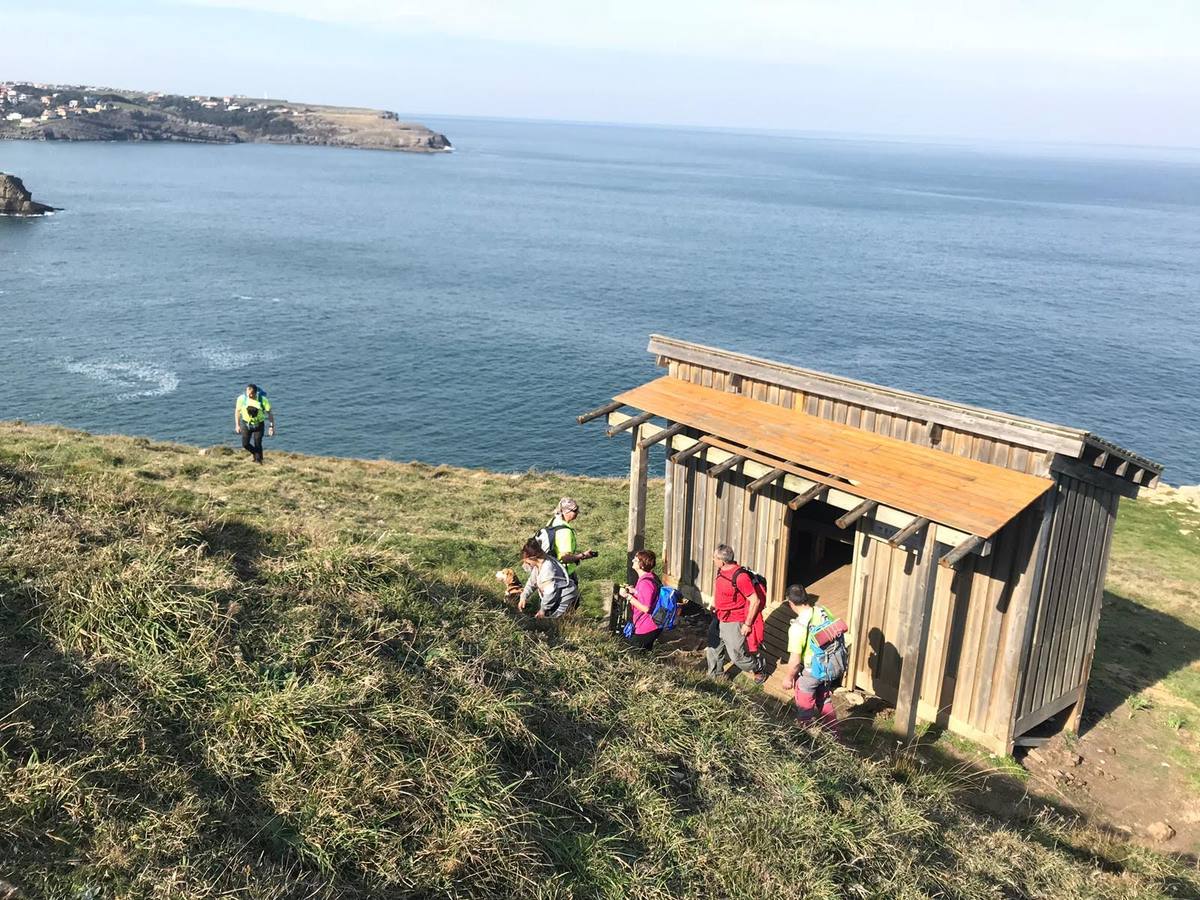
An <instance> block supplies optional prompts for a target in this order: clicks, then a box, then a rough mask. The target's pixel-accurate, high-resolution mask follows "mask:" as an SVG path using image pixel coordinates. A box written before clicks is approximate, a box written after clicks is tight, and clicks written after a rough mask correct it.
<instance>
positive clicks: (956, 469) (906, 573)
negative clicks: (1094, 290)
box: [579, 335, 1162, 753]
mask: <svg viewBox="0 0 1200 900" xmlns="http://www.w3.org/2000/svg"><path fill="white" fill-rule="evenodd" d="M649 350H650V352H651V353H653V354H654V355H655V356H656V358H657V361H658V364H659V365H660V366H662V367H664V368H665V369H666V374H665V375H664V376H662V377H661V378H658V379H656V380H654V381H651V382H649V383H647V384H643V385H641V386H640V387H635V388H633V389H632V390H629V391H626V392H625V393H622V394H619V395H617V396H616V397H614V398H613V400H612V402H611V403H608V404H606V405H605V406H603V407H601V408H599V409H596V410H593V411H592V412H590V413H587V414H585V415H582V416H580V417H579V422H580V423H581V424H582V423H584V422H587V421H591V420H593V419H598V418H602V417H604V418H606V419H607V422H608V425H609V428H608V434H609V436H610V437H612V436H614V435H616V434H619V433H622V432H630V433H631V434H632V435H633V450H632V454H631V462H630V502H629V551H630V553H632V552H634V551H635V550H638V549H641V548H642V547H643V546H644V545H645V499H646V484H647V462H648V454H649V452H650V448H651V447H652V446H654V445H655V444H659V443H662V444H664V445H665V446H666V447H667V462H666V482H665V484H666V487H665V492H666V496H665V501H666V502H665V514H664V519H665V520H664V524H663V535H664V540H663V551H662V564H661V566H660V569H661V572H662V575H663V577H664V580H666V581H667V582H668V583H670V584H674V585H676V586H678V587H679V588H680V589H681V590H682V591H683V592H684V593H685V594H687V595H689V596H690V597H691V598H693V599H697V600H703V601H704V602H706V603H707V602H710V601H711V591H712V586H713V580H714V574H715V573H714V564H713V560H712V555H713V550H714V549H715V547H716V546H717V544H720V543H726V544H729V545H731V546H732V547H733V548H734V549H735V551H736V552H737V554H738V559H739V561H740V562H741V563H742V564H743V565H746V566H748V567H750V568H752V569H754V570H756V571H758V572H761V573H762V574H764V575H766V576H767V579H768V591H769V597H768V609H769V610H770V615H769V617H768V623H767V651H768V653H769V654H770V655H771V656H773V657H781V656H782V655H783V653H782V649H783V648H782V646H781V640H782V634H783V633H784V632H785V630H786V624H787V616H788V607H787V605H786V604H781V600H782V596H783V590H784V588H785V587H786V585H788V584H791V583H795V582H799V583H803V584H805V585H806V586H808V587H809V590H810V591H811V592H813V593H815V594H817V595H818V598H819V602H820V603H822V604H823V605H825V606H827V607H829V608H830V609H831V610H832V611H833V612H834V613H835V614H836V615H840V616H843V617H845V618H846V620H847V622H848V623H849V626H850V637H851V639H852V640H851V650H850V672H849V674H848V676H847V679H846V684H847V686H849V687H855V688H859V689H863V690H866V691H869V692H873V693H874V694H876V695H878V696H880V697H882V698H883V699H885V700H887V701H888V702H890V703H892V704H894V705H895V707H896V726H897V728H898V730H899V731H901V732H902V733H904V734H906V735H908V736H911V735H912V733H913V730H914V728H915V723H916V719H917V718H918V717H919V718H921V719H924V720H927V721H931V722H937V723H939V724H941V725H943V726H944V727H947V728H949V729H950V730H951V731H954V732H957V733H959V734H962V735H964V736H966V737H968V738H970V739H972V740H974V741H976V742H978V743H980V744H983V745H984V746H986V747H988V748H990V749H992V750H995V751H997V752H1001V753H1008V752H1011V750H1012V748H1013V746H1014V745H1015V744H1017V743H1020V742H1021V739H1022V736H1024V735H1026V734H1027V733H1028V732H1029V731H1030V730H1031V729H1034V728H1035V727H1037V726H1039V725H1041V724H1042V723H1043V722H1045V721H1046V720H1048V719H1050V718H1052V717H1054V716H1057V715H1060V714H1067V713H1068V711H1069V715H1068V722H1067V724H1068V726H1069V727H1077V725H1078V720H1079V715H1080V712H1081V710H1082V707H1083V700H1084V693H1085V690H1086V687H1087V681H1088V675H1089V673H1090V670H1091V662H1092V651H1093V647H1094V646H1095V639H1096V628H1097V624H1098V622H1099V615H1100V605H1101V599H1102V595H1103V585H1104V575H1105V570H1106V567H1107V564H1108V554H1109V543H1110V540H1111V538H1112V531H1113V524H1114V522H1115V520H1116V515H1117V505H1118V502H1119V498H1121V497H1134V496H1136V495H1137V492H1138V489H1139V487H1141V486H1146V485H1153V484H1154V483H1156V481H1157V479H1158V477H1159V474H1160V473H1161V471H1162V467H1161V466H1160V465H1158V464H1156V463H1154V462H1151V461H1150V460H1148V459H1145V458H1143V457H1141V456H1138V455H1136V454H1134V453H1131V452H1129V451H1128V450H1124V449H1122V448H1120V447H1118V446H1116V445H1114V444H1112V443H1109V442H1108V441H1105V440H1102V439H1101V438H1098V437H1096V436H1095V435H1093V434H1090V433H1089V432H1086V431H1081V430H1079V429H1075V428H1067V427H1064V426H1061V425H1051V424H1047V423H1045V422H1037V421H1034V420H1032V419H1026V418H1021V417H1018V416H1011V415H1006V414H1004V413H998V412H994V411H991V410H986V409H979V408H976V407H970V406H962V405H959V404H956V403H950V402H947V401H944V400H936V399H933V398H930V397H923V396H920V395H917V394H911V393H906V392H903V391H898V390H893V389H890V388H885V387H879V386H877V385H873V384H868V383H865V382H861V381H852V380H850V379H846V378H839V377H837V376H833V375H827V374H823V373H820V372H813V371H809V370H806V369H801V368H797V367H794V366H789V365H784V364H781V363H776V362H770V361H768V360H764V359H758V358H755V357H752V356H745V355H742V354H738V353H731V352H727V351H724V350H718V349H715V348H712V347H705V346H702V345H699V344H693V343H688V342H685V341H679V340H674V339H671V338H667V337H661V336H659V335H653V336H651V338H650V346H649Z"/></svg>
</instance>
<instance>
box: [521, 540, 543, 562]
mask: <svg viewBox="0 0 1200 900" xmlns="http://www.w3.org/2000/svg"><path fill="white" fill-rule="evenodd" d="M545 558H546V551H545V550H543V549H542V545H541V544H539V543H538V542H537V541H536V540H534V539H533V538H530V539H529V540H527V541H526V542H525V546H524V547H522V548H521V565H522V566H524V567H525V568H527V569H533V568H536V567H537V566H540V565H541V564H542V560H544V559H545Z"/></svg>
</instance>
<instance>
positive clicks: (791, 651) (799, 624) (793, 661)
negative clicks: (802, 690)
mask: <svg viewBox="0 0 1200 900" xmlns="http://www.w3.org/2000/svg"><path fill="white" fill-rule="evenodd" d="M810 622H812V611H811V610H810V611H808V612H802V613H800V614H798V615H797V616H796V618H794V619H793V620H792V624H791V625H790V626H789V627H788V644H787V649H788V661H787V666H786V667H785V668H784V670H783V688H784V690H788V691H790V690H791V689H792V688H793V687H795V686H796V678H797V677H798V676H799V675H800V673H801V672H803V671H804V650H805V648H806V647H807V646H808V626H809V623H810Z"/></svg>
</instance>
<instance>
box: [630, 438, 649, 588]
mask: <svg viewBox="0 0 1200 900" xmlns="http://www.w3.org/2000/svg"><path fill="white" fill-rule="evenodd" d="M641 437H642V426H641V425H638V426H637V428H636V429H635V430H634V432H633V449H632V450H631V451H630V453H629V529H628V531H627V532H626V542H625V549H626V550H627V551H628V562H629V572H628V575H629V582H628V583H629V584H633V583H634V582H635V581H637V577H636V576H637V573H636V572H634V571H633V554H634V553H636V552H637V551H638V550H644V549H645V548H646V469H647V463H648V462H649V460H650V452H649V451H648V450H647V449H646V448H645V447H643V446H641Z"/></svg>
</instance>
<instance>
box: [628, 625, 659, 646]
mask: <svg viewBox="0 0 1200 900" xmlns="http://www.w3.org/2000/svg"><path fill="white" fill-rule="evenodd" d="M661 631H662V629H661V628H655V629H654V630H653V631H647V632H646V633H645V634H631V635H630V636H629V646H630V647H633V648H634V649H635V650H649V649H650V648H651V647H653V646H654V642H655V641H656V640H657V639H658V635H659V633H660V632H661Z"/></svg>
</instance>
